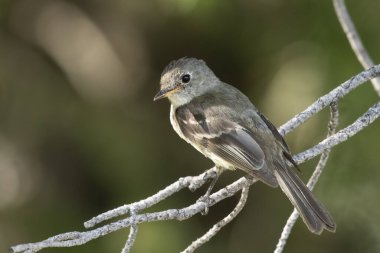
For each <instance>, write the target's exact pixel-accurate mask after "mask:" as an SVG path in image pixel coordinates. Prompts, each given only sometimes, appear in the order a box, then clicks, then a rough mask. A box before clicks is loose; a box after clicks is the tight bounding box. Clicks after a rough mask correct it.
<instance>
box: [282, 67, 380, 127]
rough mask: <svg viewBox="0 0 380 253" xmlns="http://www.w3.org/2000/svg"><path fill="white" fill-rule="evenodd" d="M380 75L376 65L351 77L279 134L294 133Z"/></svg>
mask: <svg viewBox="0 0 380 253" xmlns="http://www.w3.org/2000/svg"><path fill="white" fill-rule="evenodd" d="M379 75H380V64H379V65H375V66H373V67H371V68H369V69H368V70H365V71H363V72H361V73H360V74H358V75H356V76H353V77H351V78H350V79H349V80H348V81H346V82H344V83H342V84H341V85H339V86H338V87H336V88H335V89H333V90H332V91H330V92H329V93H327V94H326V95H324V96H322V97H320V98H319V99H318V100H317V101H315V102H314V103H313V104H311V105H310V106H309V107H308V108H306V109H305V110H304V111H303V112H300V113H298V114H297V115H296V116H294V117H293V118H292V119H290V120H289V121H288V122H286V123H285V124H284V125H282V126H281V127H280V128H279V132H280V133H281V134H282V135H285V134H287V133H289V132H291V131H293V130H294V129H295V128H296V127H298V126H300V125H301V124H303V123H304V122H305V121H307V120H308V119H309V118H311V117H312V116H313V115H315V114H316V113H318V112H319V111H321V110H322V109H323V108H325V107H326V106H328V105H330V104H331V103H332V102H336V101H338V100H339V99H341V98H342V97H344V96H346V95H347V94H348V93H349V92H351V91H352V90H354V89H355V88H357V87H359V86H360V85H362V84H363V83H365V82H367V81H369V80H371V79H373V78H375V77H377V76H379Z"/></svg>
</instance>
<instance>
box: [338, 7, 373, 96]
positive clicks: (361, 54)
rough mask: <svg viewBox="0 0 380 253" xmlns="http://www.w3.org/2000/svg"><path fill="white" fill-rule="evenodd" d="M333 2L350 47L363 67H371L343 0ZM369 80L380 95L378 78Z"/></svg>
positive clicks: (371, 64)
mask: <svg viewBox="0 0 380 253" xmlns="http://www.w3.org/2000/svg"><path fill="white" fill-rule="evenodd" d="M333 3H334V9H335V13H336V15H337V16H338V20H339V22H340V25H341V26H342V28H343V31H344V33H345V34H346V37H347V39H348V42H349V43H350V45H351V48H352V50H353V51H354V53H355V55H356V57H357V58H358V60H359V62H360V64H361V65H362V66H363V68H365V69H368V68H370V67H372V66H373V65H374V62H373V60H372V59H371V57H370V56H369V54H368V52H367V50H366V49H365V47H364V45H363V43H362V40H361V38H360V36H359V33H358V31H357V30H356V28H355V25H354V23H353V22H352V18H351V16H350V14H349V13H348V10H347V7H346V4H345V2H344V0H333ZM371 82H372V85H373V87H374V89H375V90H376V92H377V94H378V95H379V96H380V78H374V79H372V80H371Z"/></svg>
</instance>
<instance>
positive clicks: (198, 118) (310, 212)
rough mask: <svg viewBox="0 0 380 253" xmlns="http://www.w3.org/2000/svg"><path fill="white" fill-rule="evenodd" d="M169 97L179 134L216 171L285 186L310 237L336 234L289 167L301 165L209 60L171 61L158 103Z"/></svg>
mask: <svg viewBox="0 0 380 253" xmlns="http://www.w3.org/2000/svg"><path fill="white" fill-rule="evenodd" d="M164 97H167V98H168V99H169V100H170V102H171V107H170V122H171V124H172V126H173V128H174V130H175V131H176V132H177V134H178V135H179V136H180V137H181V138H182V139H184V140H185V141H187V142H188V143H190V144H191V145H192V146H193V147H194V148H196V149H197V150H198V151H199V152H201V153H202V154H204V155H205V156H206V157H208V158H210V159H211V160H212V161H213V162H214V163H215V165H216V167H217V168H220V169H232V170H234V169H240V170H242V171H244V172H245V173H247V174H248V176H250V177H255V178H257V179H259V180H260V181H262V182H264V183H265V184H267V185H269V186H271V187H277V186H278V185H280V187H281V189H282V191H283V192H284V193H285V194H286V196H287V197H288V198H289V200H290V201H291V202H292V204H293V205H294V206H295V207H296V208H297V210H298V212H299V213H300V215H301V217H302V219H303V221H304V222H305V224H306V225H307V227H308V228H309V230H310V231H311V232H313V233H316V234H320V233H321V232H322V231H323V229H326V230H328V231H332V232H335V229H336V225H335V222H334V221H333V219H332V217H331V216H330V214H329V213H328V212H327V211H326V209H325V208H324V207H323V205H322V204H321V203H319V201H318V200H316V199H315V197H314V196H313V194H312V193H311V192H310V190H309V189H308V188H307V187H306V186H305V184H304V183H303V182H302V181H301V179H300V178H299V177H298V176H297V174H296V173H295V172H294V171H293V170H292V169H291V168H290V167H289V166H288V164H287V162H290V163H292V164H293V165H294V166H295V167H296V166H297V165H296V163H295V162H294V160H293V159H292V156H291V154H290V151H289V148H288V146H287V144H286V143H285V141H284V139H283V138H282V136H281V135H280V133H279V132H278V131H277V129H276V127H275V126H274V125H273V124H272V123H271V122H270V121H269V120H268V119H267V118H265V117H264V116H263V115H262V114H260V112H259V111H258V110H257V109H256V107H255V106H254V105H253V104H252V103H251V102H250V101H249V99H248V98H247V97H246V96H245V95H244V94H243V93H241V92H240V91H239V90H237V89H236V88H234V87H232V86H231V85H229V84H226V83H223V82H222V81H220V80H219V79H218V78H217V77H216V76H215V74H214V73H213V72H212V70H211V69H210V68H208V66H207V65H206V63H205V62H204V61H202V60H198V59H195V58H186V57H185V58H181V59H179V60H176V61H172V62H170V63H169V65H168V66H166V68H165V69H164V71H163V72H162V75H161V81H160V91H159V92H158V93H157V95H156V96H155V97H154V100H155V101H156V100H158V99H161V98H164ZM214 183H215V182H214Z"/></svg>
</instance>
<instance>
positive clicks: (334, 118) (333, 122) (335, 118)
mask: <svg viewBox="0 0 380 253" xmlns="http://www.w3.org/2000/svg"><path fill="white" fill-rule="evenodd" d="M330 110H331V113H330V121H329V124H328V126H327V129H328V131H327V137H329V136H332V135H333V134H335V131H336V128H337V127H338V123H339V109H338V104H337V103H335V102H333V103H331V105H330ZM330 151H331V148H328V149H325V150H324V151H323V153H322V155H321V158H320V159H319V162H318V164H317V166H316V168H315V170H314V173H313V175H312V176H311V177H310V179H309V182H308V183H307V186H308V187H309V189H310V190H311V191H312V190H313V189H314V186H315V185H316V183H317V182H318V179H319V176H320V175H321V174H322V171H323V169H324V168H325V167H326V164H327V160H328V158H329V155H330ZM298 217H299V213H298V211H297V209H295V208H294V210H293V212H292V214H291V215H290V216H289V218H288V220H287V222H286V225H285V227H284V229H283V230H282V233H281V236H280V239H279V240H278V243H277V246H276V249H275V251H274V253H282V252H283V251H284V247H285V245H286V242H287V240H288V238H289V236H290V233H291V232H292V229H293V227H294V224H295V223H296V221H297V219H298Z"/></svg>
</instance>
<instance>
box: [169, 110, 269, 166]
mask: <svg viewBox="0 0 380 253" xmlns="http://www.w3.org/2000/svg"><path fill="white" fill-rule="evenodd" d="M175 116H176V119H177V122H178V124H179V127H180V129H181V131H182V133H183V135H184V136H185V137H186V138H187V139H189V140H190V141H191V142H192V143H193V144H195V145H196V146H198V147H202V148H203V149H206V150H207V152H208V153H212V154H213V155H216V156H217V157H219V158H220V159H222V160H224V161H226V162H228V163H229V164H231V165H232V166H234V167H236V168H239V169H242V170H243V171H246V172H248V173H251V172H252V171H258V170H260V169H261V168H263V166H264V163H265V160H264V159H265V155H264V152H263V150H262V149H261V147H260V146H259V144H258V143H257V142H256V140H255V139H254V135H253V133H252V132H251V131H250V130H249V129H247V128H246V127H244V126H242V125H239V124H237V123H235V122H233V121H232V120H229V119H228V117H223V116H222V115H217V114H214V115H210V114H208V115H207V117H206V116H205V114H204V112H203V111H200V110H198V111H197V110H194V109H193V108H191V107H189V106H182V107H179V108H177V110H176V113H175Z"/></svg>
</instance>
